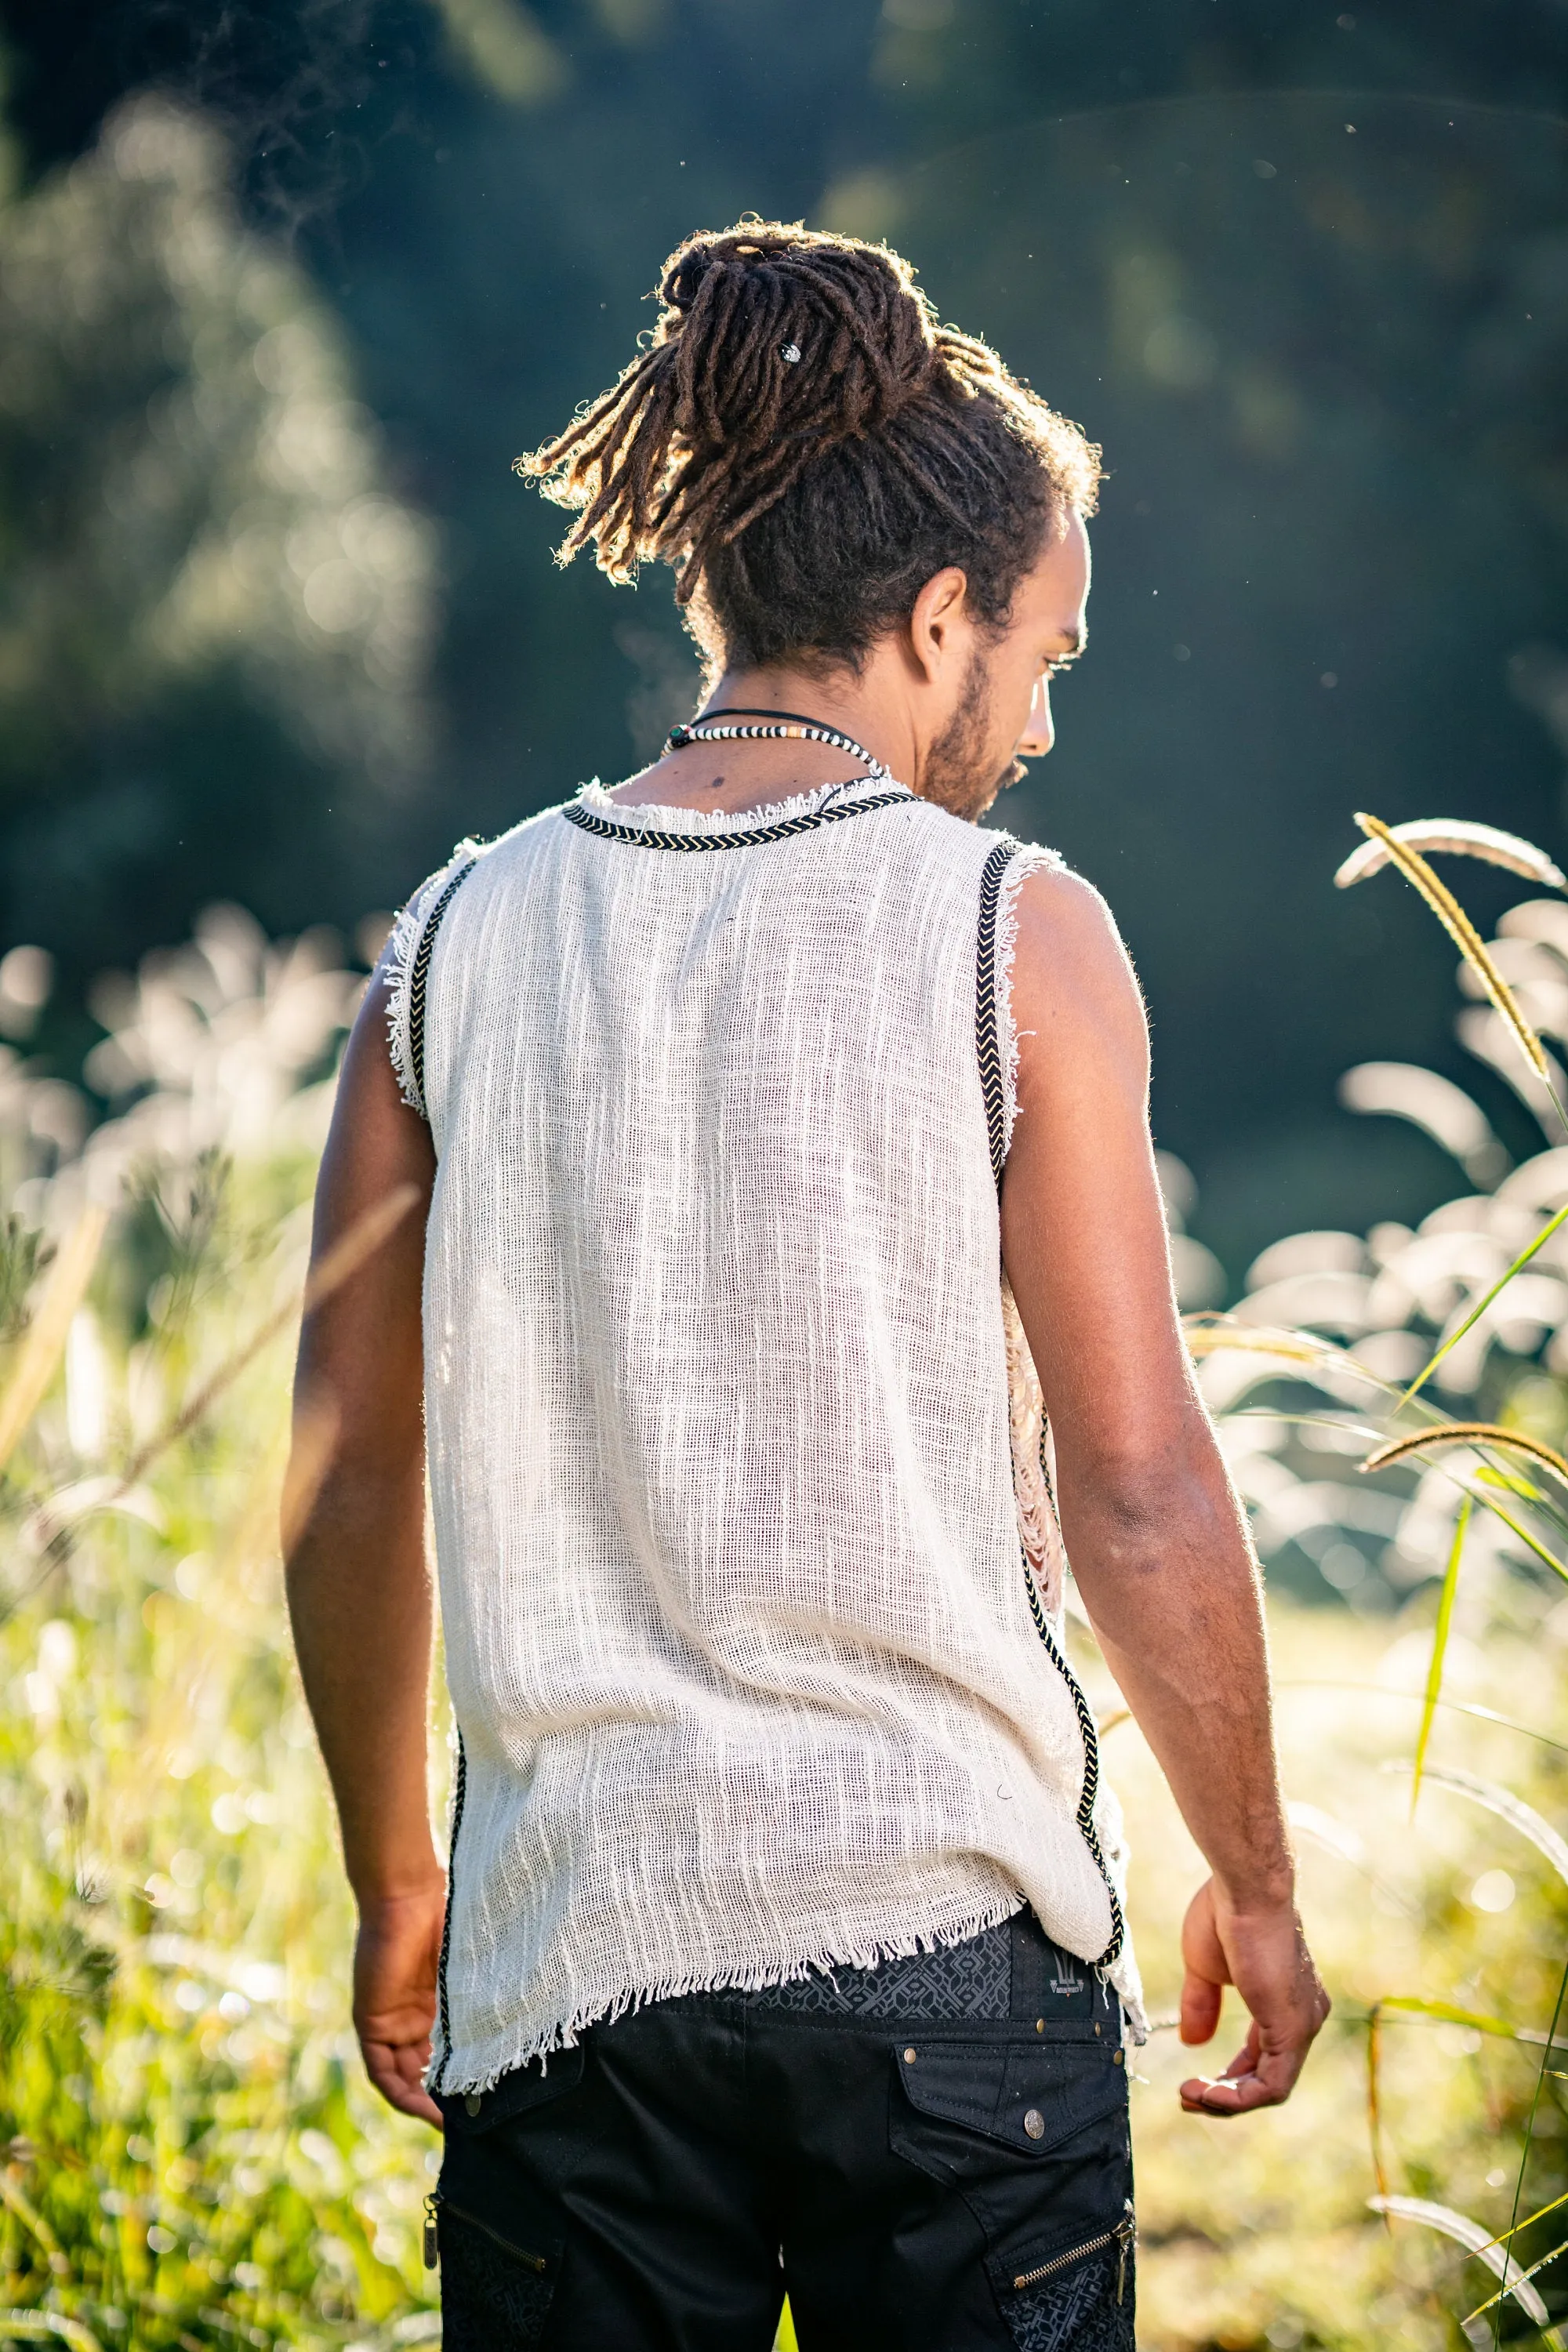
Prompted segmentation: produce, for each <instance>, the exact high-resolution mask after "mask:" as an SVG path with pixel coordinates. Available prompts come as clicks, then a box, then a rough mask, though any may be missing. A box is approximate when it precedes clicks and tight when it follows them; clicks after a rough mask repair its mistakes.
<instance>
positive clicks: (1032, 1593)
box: [974, 834, 1127, 1969]
mask: <svg viewBox="0 0 1568 2352" xmlns="http://www.w3.org/2000/svg"><path fill="white" fill-rule="evenodd" d="M1017 847H1018V845H1017V843H1016V841H1013V840H1010V839H1009V838H1008V836H1007V835H1005V834H1004V835H1003V836H1002V838H1001V839H1000V840H999V841H998V842H997V844H996V846H995V848H994V850H992V852H991V853H990V856H988V857H987V858H986V860H985V863H984V866H983V867H982V868H981V872H980V925H979V929H978V932H977V934H976V940H975V955H974V1046H975V1052H976V1055H978V1057H979V1062H980V1090H981V1093H982V1095H983V1096H984V1101H985V1128H986V1133H987V1135H988V1137H989V1139H990V1144H991V1172H992V1174H993V1175H994V1177H995V1179H996V1189H997V1192H1001V1189H1002V1172H1003V1170H1004V1168H1005V1165H1006V1159H1007V1096H1006V1087H1005V1082H1004V1079H1003V1076H1002V1041H1001V1037H1000V1035H999V1034H998V1030H997V1024H996V916H997V909H998V908H999V907H1000V905H1001V901H1002V881H1003V877H1004V876H1005V873H1006V871H1007V868H1008V866H1010V865H1011V864H1012V862H1013V858H1014V856H1015V855H1016V851H1017ZM1040 1449H1041V1455H1042V1466H1043V1457H1044V1452H1045V1433H1044V1431H1043V1430H1042V1432H1041V1436H1040ZM1047 1483H1048V1480H1047ZM1019 1555H1020V1558H1021V1559H1022V1560H1023V1565H1024V1589H1025V1591H1026V1592H1027V1594H1028V1597H1029V1614H1030V1616H1031V1617H1033V1619H1034V1621H1035V1631H1036V1633H1037V1634H1038V1635H1039V1637H1040V1639H1041V1641H1042V1642H1043V1643H1045V1646H1046V1655H1047V1657H1048V1658H1049V1659H1050V1662H1051V1664H1052V1665H1054V1666H1055V1667H1056V1669H1057V1672H1058V1674H1059V1675H1060V1676H1061V1678H1062V1680H1063V1682H1065V1683H1066V1685H1067V1686H1068V1695H1069V1696H1070V1697H1071V1699H1072V1703H1073V1710H1074V1712H1075V1714H1076V1715H1077V1717H1078V1727H1079V1733H1080V1734H1081V1736H1082V1738H1083V1786H1082V1788H1081V1790H1079V1801H1078V1827H1079V1836H1080V1837H1081V1838H1082V1839H1083V1842H1084V1843H1085V1845H1087V1846H1088V1848H1089V1853H1091V1854H1092V1856H1093V1857H1094V1866H1095V1868H1096V1869H1097V1870H1098V1871H1099V1873H1100V1877H1101V1879H1102V1880H1103V1881H1104V1883H1105V1892H1106V1894H1107V1895H1108V1896H1109V1897H1110V1943H1109V1944H1107V1946H1106V1948H1105V1949H1104V1951H1103V1952H1101V1954H1100V1958H1099V1959H1098V1960H1097V1961H1096V1962H1095V1966H1096V1967H1097V1968H1101V1969H1108V1968H1110V1965H1111V1963H1112V1961H1113V1960H1115V1959H1116V1958H1119V1956H1120V1954H1121V1947H1122V1945H1123V1943H1124V1942H1125V1941H1126V1937H1127V1924H1126V1921H1125V1920H1124V1919H1123V1918H1122V1916H1121V1903H1120V1901H1119V1900H1118V1898H1117V1893H1116V1889H1115V1887H1114V1886H1113V1885H1111V1882H1110V1871H1109V1870H1108V1869H1107V1868H1106V1866H1105V1855H1104V1853H1103V1851H1102V1850H1101V1847H1100V1832H1099V1831H1098V1830H1097V1829H1096V1828H1095V1825H1094V1804H1095V1799H1096V1798H1097V1797H1098V1796H1099V1794H1100V1740H1099V1737H1098V1735H1097V1733H1096V1731H1095V1727H1094V1717H1093V1715H1092V1714H1091V1713H1090V1711H1089V1701H1088V1699H1086V1698H1085V1696H1084V1695H1083V1688H1082V1685H1080V1683H1079V1679H1078V1676H1077V1675H1075V1674H1074V1673H1073V1670H1072V1668H1071V1667H1070V1666H1069V1665H1068V1662H1067V1660H1066V1658H1064V1657H1063V1655H1062V1654H1061V1651H1060V1649H1059V1648H1058V1643H1057V1638H1056V1635H1055V1634H1054V1633H1052V1632H1051V1627H1050V1621H1049V1619H1048V1618H1047V1615H1046V1612H1045V1609H1044V1607H1043V1606H1042V1604H1041V1601H1040V1595H1039V1591H1038V1589H1037V1586H1036V1583H1035V1571H1034V1569H1033V1567H1032V1566H1031V1564H1030V1560H1029V1555H1028V1553H1027V1552H1026V1551H1025V1550H1024V1549H1023V1546H1022V1545H1021V1544H1020V1546H1019Z"/></svg>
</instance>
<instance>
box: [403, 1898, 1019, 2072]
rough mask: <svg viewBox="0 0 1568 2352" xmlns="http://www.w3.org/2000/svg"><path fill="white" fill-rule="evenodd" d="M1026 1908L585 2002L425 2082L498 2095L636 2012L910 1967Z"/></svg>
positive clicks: (1002, 1908) (691, 1973) (1003, 1904)
mask: <svg viewBox="0 0 1568 2352" xmlns="http://www.w3.org/2000/svg"><path fill="white" fill-rule="evenodd" d="M1027 1901H1028V1897H1027V1896H1026V1895H1019V1894H1016V1893H1014V1894H1009V1895H1006V1896H1005V1898H999V1899H997V1900H996V1901H994V1902H992V1903H988V1904H986V1905H984V1906H982V1907H981V1908H980V1909H978V1910H976V1911H975V1912H973V1914H972V1915H970V1916H968V1917H967V1918H965V1919H963V1920H960V1921H958V1922H957V1923H955V1924H954V1925H953V1926H952V1927H942V1928H936V1929H932V1930H930V1931H920V1930H917V1931H915V1932H913V1933H911V1934H910V1935H907V1936H881V1937H874V1938H872V1939H871V1940H870V1941H868V1942H867V1943H864V1944H856V1945H854V1946H852V1947H850V1948H834V1949H833V1950H831V1951H830V1950H829V1949H828V1948H827V1947H826V1945H819V1946H818V1947H817V1948H816V1950H815V1951H812V1952H807V1953H805V1954H803V1955H801V1956H800V1957H798V1958H794V1959H789V1960H783V1961H776V1962H762V1963H759V1964H757V1965H756V1966H753V1967H752V1968H745V1967H742V1966H734V1967H730V1968H723V1967H720V1968H716V1969H691V1970H688V1971H686V1972H684V1973H682V1974H679V1975H676V1974H667V1975H665V1976H662V1977H659V1978H658V1979H655V1980H654V1981H653V1982H652V1983H650V1984H645V1985H631V1986H627V1987H626V1988H624V1989H623V1990H621V1991H619V1992H616V1993H610V1994H607V1995H605V1996H604V1997H603V1998H601V1999H597V2000H584V2001H581V2002H579V2004H578V2006H577V2007H576V2008H575V2009H574V2011H572V2012H571V2014H570V2016H568V2017H565V2018H563V2019H561V2020H559V2021H557V2022H556V2023H554V2024H552V2025H550V2026H548V2027H546V2028H544V2029H543V2030H542V2031H541V2032H537V2033H535V2034H532V2035H531V2036H529V2035H525V2036H521V2037H520V2038H519V2040H518V2041H517V2042H516V2043H515V2044H513V2045H512V2047H511V2049H510V2052H509V2053H508V2055H507V2056H506V2057H504V2058H503V2059H501V2060H500V2061H499V2062H498V2063H495V2064H492V2065H487V2066H484V2067H480V2068H478V2069H476V2070H474V2071H473V2072H472V2074H471V2075H468V2076H463V2077H459V2075H458V2074H457V2073H456V2072H455V2071H454V2069H453V2067H452V2065H451V2064H450V2063H447V2060H448V2059H449V2056H450V2053H447V2056H446V2057H444V2056H443V2054H442V2053H439V2052H437V2053H436V2054H435V2055H434V2056H433V2057H432V2059H431V2063H430V2065H429V2067H428V2068H427V2070H426V2083H428V2082H429V2081H430V2079H431V2077H432V2076H433V2075H434V2074H436V2073H437V2071H441V2073H442V2083H441V2088H442V2090H443V2091H444V2092H447V2093H454V2094H458V2093H463V2092H469V2091H474V2092H484V2091H493V2090H494V2088H495V2086H496V2084H498V2083H499V2082H501V2081H502V2080H503V2079H504V2078H505V2076H507V2075H508V2074H515V2073H516V2072H517V2071H518V2070H519V2068H521V2067H523V2066H529V2065H531V2064H532V2063H533V2061H534V2060H535V2059H536V2058H537V2059H539V2060H540V2061H541V2062H542V2071H544V2072H546V2073H548V2071H549V2063H550V2060H551V2059H552V2057H554V2056H555V2055H557V2054H558V2053H560V2052H562V2051H563V2050H574V2049H575V2048H576V2046H577V2042H578V2040H579V2038H580V2037H581V2036H582V2035H583V2034H584V2033H586V2032H587V2031H588V2029H589V2028H590V2027H591V2026H595V2025H614V2024H615V2022H616V2020H617V2018H622V2017H627V2016H633V2015H635V2014H636V2012H637V2011H638V2010H642V2009H648V2008H651V2007H652V2006H653V2004H654V2003H655V2002H656V2001H661V2000H685V1999H686V1998H687V1996H688V1995H689V1994H691V1993H701V1992H767V1991H769V1990H772V1988H773V1986H775V1985H784V1984H795V1983H798V1982H799V1981H800V1979H802V1978H805V1977H810V1976H832V1975H833V1973H834V1971H835V1970H836V1969H875V1968H879V1967H881V1965H882V1963H883V1962H884V1961H886V1960H907V1959H912V1958H914V1956H915V1955H916V1953H918V1952H935V1951H942V1950H945V1949H947V1948H949V1947H950V1946H951V1945H953V1944H966V1943H968V1942H969V1941H970V1940H971V1938H972V1937H975V1936H984V1934H985V1932H986V1930H987V1929H988V1928H991V1927H1000V1926H1001V1925H1002V1922H1003V1921H1004V1920H1005V1919H1011V1918H1012V1917H1013V1916H1014V1915H1015V1913H1016V1912H1019V1911H1022V1910H1023V1909H1024V1908H1025V1907H1026V1904H1027Z"/></svg>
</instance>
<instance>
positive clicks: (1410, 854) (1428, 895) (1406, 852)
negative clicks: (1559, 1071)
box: [1355, 809, 1568, 1125]
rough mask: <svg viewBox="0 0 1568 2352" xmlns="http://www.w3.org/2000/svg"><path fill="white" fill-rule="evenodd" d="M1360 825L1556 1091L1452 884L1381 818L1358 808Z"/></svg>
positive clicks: (1540, 1048) (1540, 1049) (1542, 1052)
mask: <svg viewBox="0 0 1568 2352" xmlns="http://www.w3.org/2000/svg"><path fill="white" fill-rule="evenodd" d="M1355 821H1356V823H1357V824H1359V825H1360V827H1361V829H1362V831H1363V833H1365V834H1370V835H1371V836H1372V838H1373V841H1376V842H1381V843H1382V844H1383V845H1384V848H1385V849H1386V850H1387V853H1388V856H1389V857H1390V858H1391V859H1392V861H1393V863H1394V865H1395V866H1398V868H1399V870H1400V872H1401V873H1402V874H1403V875H1404V877H1405V880H1406V881H1407V882H1408V883H1410V884H1411V885H1412V886H1413V887H1414V888H1415V889H1417V890H1419V892H1420V893H1421V896H1422V897H1423V898H1425V899H1426V904H1427V905H1428V906H1429V907H1430V908H1431V909H1432V912H1433V913H1434V914H1435V915H1436V918H1437V920H1438V921H1439V922H1440V923H1441V924H1442V926H1443V929H1445V930H1446V931H1447V934H1448V937H1449V938H1450V939H1451V940H1453V942H1454V945H1455V946H1456V947H1457V948H1458V950H1459V953H1460V954H1461V955H1462V956H1463V957H1464V959H1465V961H1466V962H1467V963H1468V965H1469V966H1470V967H1471V969H1472V970H1473V971H1475V972H1476V973H1477V974H1478V975H1479V979H1480V982H1481V985H1482V987H1483V988H1484V989H1485V990H1486V992H1487V994H1488V995H1489V997H1490V998H1491V1001H1492V1003H1494V1004H1495V1005H1496V1007H1497V1009H1498V1011H1499V1012H1500V1013H1501V1015H1502V1017H1503V1019H1504V1020H1505V1021H1506V1022H1507V1024H1508V1025H1509V1028H1510V1031H1511V1032H1512V1034H1513V1037H1514V1041H1515V1043H1516V1044H1517V1045H1518V1046H1519V1050H1520V1052H1521V1054H1522V1055H1524V1058H1525V1060H1526V1061H1527V1062H1528V1063H1529V1064H1530V1066H1531V1069H1532V1070H1533V1071H1534V1073H1535V1075H1536V1076H1537V1077H1538V1078H1543V1079H1544V1080H1545V1081H1546V1083H1547V1085H1548V1086H1550V1085H1551V1083H1552V1067H1551V1065H1550V1063H1549V1062H1548V1061H1547V1058H1546V1048H1545V1046H1544V1045H1542V1042H1541V1040H1540V1038H1539V1037H1538V1036H1537V1035H1536V1034H1535V1032H1534V1030H1533V1029H1532V1028H1531V1025H1530V1024H1529V1022H1528V1021H1527V1020H1526V1019H1525V1017H1524V1014H1523V1013H1522V1012H1521V1010H1520V1005H1519V1000H1518V998H1517V997H1516V996H1515V995H1514V992H1513V991H1512V989H1511V988H1510V986H1509V984H1508V982H1507V981H1506V980H1504V978H1503V976H1502V974H1501V972H1500V971H1499V970H1498V968H1497V966H1496V964H1495V963H1494V962H1493V961H1492V959H1491V955H1490V953H1489V950H1488V948H1487V944H1486V942H1485V940H1483V939H1482V937H1481V935H1480V933H1479V931H1478V930H1477V929H1476V927H1475V925H1474V923H1472V922H1471V920H1470V919H1469V917H1468V915H1467V914H1466V912H1465V910H1464V908H1463V907H1461V906H1460V904H1459V902H1458V899H1457V898H1455V896H1454V894H1453V892H1452V891H1451V890H1450V889H1449V888H1448V887H1447V883H1446V882H1443V881H1441V880H1440V879H1439V878H1438V877H1437V876H1436V874H1435V873H1434V872H1433V871H1432V868H1431V867H1430V866H1428V865H1427V863H1426V859H1425V858H1424V857H1423V856H1422V855H1421V853H1420V851H1419V850H1418V849H1413V848H1412V847H1411V846H1410V845H1409V843H1408V842H1406V841H1403V840H1401V839H1400V837H1399V835H1398V834H1396V833H1395V832H1394V828H1393V826H1392V825H1387V824H1384V822H1383V819H1382V818H1381V817H1380V816H1369V815H1368V814H1367V813H1366V812H1365V810H1364V809H1358V810H1357V811H1356V820H1355ZM1401 830H1403V828H1402V829H1401ZM1564 1124H1565V1125H1568V1121H1564Z"/></svg>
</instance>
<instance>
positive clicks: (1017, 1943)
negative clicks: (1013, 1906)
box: [1007, 1904, 1047, 2025]
mask: <svg viewBox="0 0 1568 2352" xmlns="http://www.w3.org/2000/svg"><path fill="white" fill-rule="evenodd" d="M1007 1926H1008V1930H1009V1933H1010V1935H1011V1937H1012V1944H1013V1955H1012V1957H1013V1992H1012V1999H1011V2000H1010V2001H1009V2003H1008V2010H1007V2014H1008V2016H1009V2018H1010V2019H1011V2021H1013V2023H1014V2024H1024V2023H1026V2024H1029V2025H1033V2024H1034V2022H1035V2020H1036V2019H1037V2017H1044V2016H1045V2014H1046V1954H1047V1944H1046V1937H1045V1930H1044V1929H1043V1928H1042V1927H1041V1926H1040V1923H1039V1921H1038V1920H1037V1918H1036V1916H1035V1915H1034V1913H1033V1912H1032V1911H1031V1910H1030V1908H1029V1906H1028V1905H1027V1904H1025V1905H1024V1906H1023V1908H1022V1909H1021V1910H1018V1911H1015V1912H1014V1914H1013V1916H1012V1917H1011V1919H1010V1920H1009V1921H1008V1923H1007Z"/></svg>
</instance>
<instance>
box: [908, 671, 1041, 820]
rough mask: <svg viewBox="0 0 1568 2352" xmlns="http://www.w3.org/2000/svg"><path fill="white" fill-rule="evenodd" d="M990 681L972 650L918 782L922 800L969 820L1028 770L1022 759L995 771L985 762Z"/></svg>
mask: <svg viewBox="0 0 1568 2352" xmlns="http://www.w3.org/2000/svg"><path fill="white" fill-rule="evenodd" d="M990 741H991V681H990V678H989V677H988V676H987V674H986V669H985V664H984V660H983V659H982V658H981V656H980V655H979V654H978V653H976V654H975V655H974V656H973V659H972V660H971V662H970V665H969V675H968V677H966V678H965V679H964V681H963V693H962V694H961V695H960V697H959V700H958V708H957V709H956V710H955V711H954V712H953V714H952V718H951V719H949V720H948V722H947V725H946V726H945V727H944V728H943V729H942V733H941V734H940V735H939V736H938V737H937V739H936V741H935V742H934V743H933V744H932V745H931V754H930V757H929V758H928V760H927V761H926V772H925V775H924V776H923V778H922V779H921V799H922V800H928V801H935V803H937V806H938V807H939V808H944V809H946V810H947V811H948V812H949V813H950V814H952V815H953V816H961V817H964V818H966V819H967V820H968V822H969V823H970V824H975V823H976V822H977V821H978V820H979V819H980V818H981V817H983V816H984V814H985V812H986V810H987V809H988V808H989V807H990V806H991V803H992V802H993V801H994V799H995V798H996V795H997V793H1001V792H1005V790H1006V788H1007V786H1008V785H1009V784H1016V783H1017V782H1020V780H1021V779H1022V778H1023V777H1025V776H1026V775H1027V774H1028V770H1027V769H1026V767H1025V765H1024V762H1023V761H1022V760H1018V759H1011V760H1009V761H1008V762H1007V764H1006V766H1005V768H1004V769H1003V771H1002V773H1001V774H1000V775H997V774H996V772H995V771H994V769H993V768H992V767H991V766H990V764H989V763H990V760H991V757H992V756H993V755H992V753H991V751H990V750H989V745H990Z"/></svg>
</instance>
